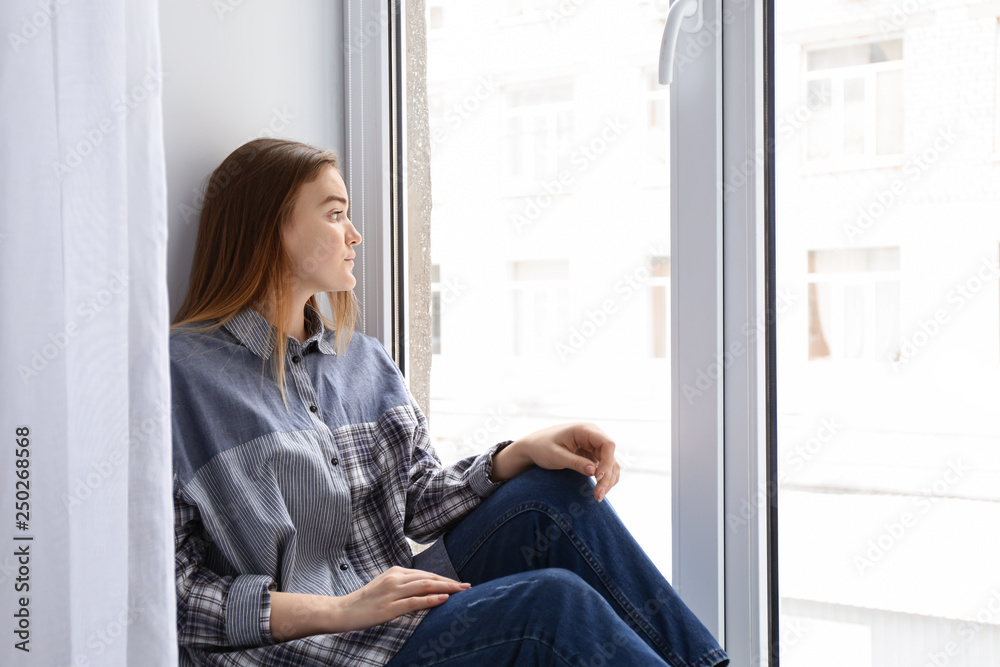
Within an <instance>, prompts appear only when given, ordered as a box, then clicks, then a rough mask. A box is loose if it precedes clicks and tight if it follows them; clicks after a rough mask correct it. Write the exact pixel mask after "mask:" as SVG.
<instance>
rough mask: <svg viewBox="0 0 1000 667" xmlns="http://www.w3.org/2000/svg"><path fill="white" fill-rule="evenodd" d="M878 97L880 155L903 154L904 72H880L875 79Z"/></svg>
mask: <svg viewBox="0 0 1000 667" xmlns="http://www.w3.org/2000/svg"><path fill="white" fill-rule="evenodd" d="M875 82H876V83H875V88H876V91H877V92H876V96H877V97H878V107H877V112H876V113H877V124H878V129H877V132H878V149H877V152H878V154H879V155H896V154H898V153H902V152H903V70H901V69H893V70H889V71H886V72H879V73H878V75H877V77H876V79H875Z"/></svg>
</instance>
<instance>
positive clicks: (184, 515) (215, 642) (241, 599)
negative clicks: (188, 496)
mask: <svg viewBox="0 0 1000 667" xmlns="http://www.w3.org/2000/svg"><path fill="white" fill-rule="evenodd" d="M201 534H202V523H201V518H200V515H199V513H198V508H197V507H196V506H195V505H193V504H191V503H189V502H187V501H186V500H185V499H184V498H183V497H182V496H181V493H180V482H179V480H178V477H177V475H176V473H175V474H174V570H175V576H176V584H177V643H178V644H179V645H180V646H190V647H197V648H223V647H237V646H245V647H251V646H264V645H268V644H273V643H274V641H273V639H272V638H271V630H270V623H271V594H270V591H272V590H275V589H276V588H277V584H276V582H275V581H274V580H273V579H272V578H271V577H269V576H266V575H255V574H245V575H238V576H235V577H233V576H219V575H218V574H216V573H214V572H212V571H210V570H208V569H207V568H205V567H203V566H202V562H203V561H204V559H205V548H206V547H205V542H204V540H203V539H202V537H201Z"/></svg>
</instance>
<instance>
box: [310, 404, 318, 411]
mask: <svg viewBox="0 0 1000 667" xmlns="http://www.w3.org/2000/svg"><path fill="white" fill-rule="evenodd" d="M309 409H310V410H312V411H313V412H316V411H317V410H319V408H317V407H316V406H315V405H310V406H309Z"/></svg>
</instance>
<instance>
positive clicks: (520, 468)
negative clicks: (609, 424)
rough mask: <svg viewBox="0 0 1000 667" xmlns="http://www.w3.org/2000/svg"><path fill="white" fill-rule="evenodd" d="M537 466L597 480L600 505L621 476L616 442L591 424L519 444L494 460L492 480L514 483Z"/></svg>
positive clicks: (551, 430)
mask: <svg viewBox="0 0 1000 667" xmlns="http://www.w3.org/2000/svg"><path fill="white" fill-rule="evenodd" d="M533 465H536V466H538V467H539V468H547V469H549V470H560V469H563V468H569V469H571V470H576V471H577V472H579V473H581V474H583V475H593V476H594V477H595V479H596V480H597V486H596V487H595V488H594V498H595V499H596V500H597V501H598V502H600V501H602V500H604V496H605V495H607V493H608V491H610V490H611V487H613V486H614V485H615V484H617V483H618V478H619V477H620V476H621V466H620V465H618V461H616V460H615V443H614V441H613V440H612V439H611V438H609V437H608V434H607V433H605V432H604V431H602V430H601V429H600V428H598V427H597V426H596V425H595V424H592V423H590V422H574V423H572V424H558V425H556V426H550V427H548V428H543V429H541V430H540V431H535V432H534V433H532V434H530V435H526V436H525V437H523V438H521V439H519V440H515V441H514V442H512V443H511V444H509V445H508V446H507V447H505V448H504V449H503V451H501V452H500V453H499V454H497V455H495V456H494V457H493V475H492V477H493V479H494V480H496V481H501V480H507V479H511V478H512V477H515V476H517V475H519V474H521V473H522V472H524V471H525V470H527V469H528V468H530V467H532V466H533Z"/></svg>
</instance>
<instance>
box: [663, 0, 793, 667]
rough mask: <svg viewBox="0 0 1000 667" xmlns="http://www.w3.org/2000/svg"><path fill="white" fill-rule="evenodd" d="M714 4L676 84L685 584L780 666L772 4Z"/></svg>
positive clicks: (737, 639) (704, 614)
mask: <svg viewBox="0 0 1000 667" xmlns="http://www.w3.org/2000/svg"><path fill="white" fill-rule="evenodd" d="M700 4H701V12H700V13H696V14H695V16H694V17H692V18H690V19H686V20H685V21H684V23H682V29H681V34H680V39H679V40H678V43H677V54H678V57H677V59H676V63H675V72H674V80H673V83H672V84H671V85H670V117H671V130H670V132H671V134H670V140H671V146H670V153H671V218H672V224H671V241H670V254H671V327H672V331H671V348H672V349H671V357H672V367H673V377H672V400H673V406H672V411H673V414H672V422H673V434H672V456H673V471H674V475H673V479H674V487H673V500H674V502H673V549H674V559H673V562H674V572H673V580H672V583H673V585H674V587H675V588H676V589H677V591H678V592H679V593H680V594H681V596H682V597H683V598H684V599H685V601H686V602H687V603H688V605H689V606H690V607H691V609H692V610H693V611H694V612H695V613H696V614H697V615H698V617H699V618H700V619H701V620H702V622H704V623H705V624H706V625H707V626H708V628H709V629H710V630H711V631H712V632H713V633H714V634H715V636H716V637H717V638H718V639H719V640H720V642H721V643H722V644H723V646H724V647H725V649H726V651H727V652H728V653H729V656H730V658H731V664H733V665H753V666H758V665H769V664H770V661H771V658H770V652H769V649H768V647H769V643H770V642H769V636H770V632H769V631H770V623H776V622H777V619H776V618H775V619H769V606H768V601H769V599H770V598H771V597H772V594H771V593H770V591H769V588H768V570H769V556H768V547H769V539H768V530H767V528H768V517H769V514H770V510H771V507H772V506H773V503H774V502H775V498H774V497H773V492H774V487H773V486H772V485H770V484H769V483H768V479H767V470H768V449H769V442H768V429H767V426H768V422H767V415H768V412H767V410H768V405H767V397H768V386H767V372H768V371H767V368H768V366H767V357H766V350H767V337H766V336H764V335H761V334H760V333H759V331H760V329H759V327H758V325H759V324H767V323H768V320H771V319H772V318H769V317H768V315H767V309H766V304H767V300H766V291H765V290H766V289H767V285H766V277H765V276H766V262H765V260H766V256H765V249H766V248H765V230H766V226H767V224H766V218H765V209H764V204H765V199H766V193H765V187H764V185H765V183H764V180H765V173H766V168H765V167H766V164H765V158H764V156H765V155H766V147H767V146H766V142H765V131H764V129H765V128H764V122H765V120H764V94H765V93H764V91H765V88H764V69H765V61H764V46H765V42H764V15H765V5H766V4H768V3H766V2H764V0H758V1H756V2H748V1H747V0H700ZM685 24H689V25H692V26H696V28H695V29H696V30H697V32H693V33H692V32H686V31H685ZM707 37H710V38H711V39H707ZM692 56H693V57H692ZM723 101H725V104H723ZM772 122H773V121H772ZM747 165H749V167H748V166H747ZM733 174H738V175H740V178H738V179H734V178H733ZM726 179H728V181H727V180H726ZM727 185H728V186H729V187H725V186H727ZM723 221H724V222H725V224H723ZM723 257H725V265H724V266H725V271H723ZM771 289H772V290H773V286H771ZM748 332H749V333H748ZM727 352H728V353H729V354H727ZM713 371H714V373H713ZM704 374H708V375H712V374H715V375H716V377H717V378H718V379H717V380H716V381H714V382H712V383H711V384H710V386H709V388H708V389H707V390H705V391H703V392H702V393H701V394H700V395H698V396H695V397H693V398H692V400H691V401H688V400H687V399H686V398H685V394H684V387H685V386H689V387H698V386H704V385H703V384H701V385H699V377H700V376H701V375H704ZM729 517H736V518H738V519H740V520H739V521H733V522H727V521H726V519H727V518H729Z"/></svg>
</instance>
